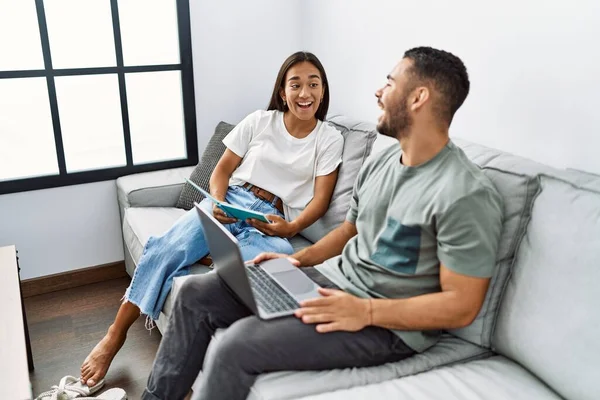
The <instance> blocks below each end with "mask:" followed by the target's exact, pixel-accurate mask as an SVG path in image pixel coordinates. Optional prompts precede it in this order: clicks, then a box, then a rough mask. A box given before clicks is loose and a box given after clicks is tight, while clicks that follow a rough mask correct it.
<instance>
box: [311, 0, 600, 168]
mask: <svg viewBox="0 0 600 400" xmlns="http://www.w3.org/2000/svg"><path fill="white" fill-rule="evenodd" d="M303 4H304V6H305V9H306V13H307V14H306V15H307V18H306V21H305V26H306V27H307V29H306V30H305V31H304V33H305V34H306V35H303V38H305V39H306V40H307V42H305V43H304V44H305V46H304V47H306V48H307V49H309V50H312V51H314V52H315V54H316V55H317V56H318V57H320V58H321V61H322V62H323V64H324V66H325V68H326V69H327V73H328V76H329V79H330V86H331V91H332V103H331V108H332V110H334V111H340V112H343V113H345V114H348V115H351V116H354V117H357V118H361V119H365V120H369V121H376V117H377V116H378V115H379V113H380V111H379V109H378V108H377V106H376V103H375V97H374V95H373V93H374V92H375V89H376V88H378V87H379V86H380V85H382V84H383V83H384V81H385V76H386V75H387V73H388V72H389V71H390V70H391V69H392V68H393V66H394V65H395V64H396V63H397V62H398V61H399V60H400V59H401V57H402V54H403V52H404V51H405V50H407V49H409V48H411V47H414V46H420V45H428V46H433V47H438V48H442V49H445V50H448V51H451V52H453V53H455V54H456V55H458V56H459V57H461V58H462V59H463V61H464V62H465V64H466V66H467V68H468V70H469V73H470V77H471V84H472V89H471V93H470V94H469V97H468V98H467V101H466V102H465V104H464V105H463V107H462V108H461V110H459V111H458V113H457V114H456V118H455V121H454V123H453V126H452V128H451V134H452V135H455V136H458V137H462V138H465V139H469V140H472V141H476V142H479V143H482V144H485V145H488V146H492V147H496V148H499V149H502V150H505V151H510V152H512V153H515V154H519V155H523V156H526V157H529V158H533V159H535V160H538V161H541V162H544V163H546V164H550V165H553V166H557V167H571V168H578V169H583V170H587V171H591V172H596V173H600V157H598V156H597V154H598V149H600V135H599V134H598V127H599V126H600V112H598V105H599V104H600V102H599V101H598V98H599V94H600V78H599V77H598V74H599V71H600V45H598V43H597V38H599V37H600V2H598V1H597V0H573V1H569V2H567V1H563V0H548V1H542V0H538V1H532V0H530V1H522V0H521V1H517V0H504V1H501V2H494V3H490V2H481V1H475V0H454V1H445V0H430V1H407V0H403V1H393V0H387V1H386V0H369V1H367V0H364V1H358V0H328V1H320V0H308V1H305V2H304V3H303Z"/></svg>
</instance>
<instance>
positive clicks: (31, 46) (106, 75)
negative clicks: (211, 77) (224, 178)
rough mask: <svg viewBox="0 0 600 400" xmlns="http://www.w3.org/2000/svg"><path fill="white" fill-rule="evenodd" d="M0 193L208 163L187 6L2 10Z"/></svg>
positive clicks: (117, 3)
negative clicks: (201, 160)
mask: <svg viewBox="0 0 600 400" xmlns="http://www.w3.org/2000/svg"><path fill="white" fill-rule="evenodd" d="M0 54H1V57H0V194H5V193H13V192H20V191H26V190H35V189H43V188H50V187H58V186H66V185H74V184H80V183H88V182H96V181H101V180H110V179H115V178H117V177H119V176H122V175H127V174H132V173H137V172H145V171H153V170H158V169H164V168H173V167H181V166H187V165H194V164H196V163H197V162H198V148H197V136H196V115H195V105H194V83H193V75H192V74H193V72H192V54H191V39H190V17H189V0H86V1H81V0H19V1H15V0H0Z"/></svg>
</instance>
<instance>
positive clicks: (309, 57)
mask: <svg viewBox="0 0 600 400" xmlns="http://www.w3.org/2000/svg"><path fill="white" fill-rule="evenodd" d="M304 61H307V62H309V63H311V64H312V65H314V66H315V67H316V68H317V69H318V70H319V73H320V74H321V83H322V85H323V88H325V92H324V93H323V101H322V102H321V104H320V105H319V108H318V109H317V112H316V114H315V117H316V118H317V119H320V120H321V121H323V120H325V117H326V116H327V110H328V109H329V82H328V81H327V74H326V73H325V68H323V64H321V61H319V59H318V58H317V56H315V55H314V54H312V53H309V52H307V51H299V52H297V53H294V54H292V55H291V56H289V57H288V58H287V60H285V61H284V62H283V65H282V66H281V68H280V69H279V73H278V74H277V80H276V81H275V87H273V94H272V95H271V101H270V102H269V107H267V110H278V111H283V112H286V111H287V110H288V107H287V105H284V104H283V99H282V98H281V96H280V95H279V90H281V89H283V88H284V80H285V75H286V74H287V72H288V70H289V69H290V68H292V67H293V66H294V65H296V64H298V63H301V62H304Z"/></svg>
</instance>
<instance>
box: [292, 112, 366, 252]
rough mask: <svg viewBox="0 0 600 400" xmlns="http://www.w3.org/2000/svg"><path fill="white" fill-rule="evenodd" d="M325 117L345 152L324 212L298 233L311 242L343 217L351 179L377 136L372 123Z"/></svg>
mask: <svg viewBox="0 0 600 400" xmlns="http://www.w3.org/2000/svg"><path fill="white" fill-rule="evenodd" d="M327 120H328V121H329V123H330V124H331V125H333V126H334V127H335V128H337V129H338V130H339V131H340V132H341V133H342V136H343V137H344V152H343V153H342V164H341V165H340V169H339V172H338V179H337V183H336V185H335V189H334V190H333V196H332V197H331V203H330V204H329V208H328V209H327V212H326V213H325V215H323V216H322V217H321V218H320V219H319V220H318V221H317V222H315V223H314V224H312V225H311V226H309V227H308V228H306V229H305V230H304V231H302V232H300V234H301V235H302V236H304V237H305V238H306V239H309V240H310V241H312V242H316V241H318V240H319V239H321V238H322V237H323V236H325V235H326V234H328V233H329V232H330V231H331V230H333V229H335V228H337V227H338V226H339V225H341V224H342V222H344V220H345V219H346V213H347V212H348V209H349V208H350V199H351V198H352V189H353V188H354V181H356V177H357V176H358V172H359V171H360V167H361V166H362V165H363V163H364V162H365V160H366V159H367V157H368V156H369V154H370V153H371V148H372V147H373V142H375V139H376V138H377V131H376V130H375V125H373V124H370V123H367V122H363V121H359V120H355V119H352V118H348V117H345V116H343V115H332V116H328V117H327Z"/></svg>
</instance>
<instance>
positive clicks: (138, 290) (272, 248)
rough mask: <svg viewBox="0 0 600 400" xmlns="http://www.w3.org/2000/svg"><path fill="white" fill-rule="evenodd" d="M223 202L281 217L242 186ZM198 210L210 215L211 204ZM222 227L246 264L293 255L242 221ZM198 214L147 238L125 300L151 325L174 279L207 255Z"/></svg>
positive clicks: (192, 212) (283, 241) (190, 213)
mask: <svg viewBox="0 0 600 400" xmlns="http://www.w3.org/2000/svg"><path fill="white" fill-rule="evenodd" d="M225 200H226V201H227V202H228V203H231V204H235V205H238V206H241V207H245V208H248V209H250V210H254V211H258V212H261V213H264V214H275V215H279V216H281V217H282V218H283V215H282V214H281V213H280V212H279V210H277V208H275V206H274V205H273V204H271V203H269V202H267V201H265V200H262V199H259V198H258V197H256V196H255V195H254V193H252V192H250V191H249V190H248V189H245V188H243V187H241V186H230V187H229V189H228V190H227V194H226V197H225ZM200 207H202V208H203V209H205V210H208V211H210V212H212V207H213V203H212V202H211V201H210V200H209V199H204V200H202V202H201V203H200ZM225 227H226V228H227V229H228V230H229V231H230V232H231V233H232V234H233V235H234V236H235V237H236V238H237V240H238V241H239V246H240V251H241V253H242V258H243V259H244V260H245V261H247V260H251V259H253V258H254V257H256V256H257V255H258V254H260V253H262V252H276V253H284V254H292V252H293V249H292V245H291V244H290V242H289V241H288V240H287V239H284V238H280V237H277V236H267V235H265V234H263V233H262V232H260V231H259V230H258V229H256V228H254V227H252V226H250V225H248V224H247V223H246V222H245V221H237V222H235V223H233V224H227V225H225ZM208 253H209V249H208V245H207V242H206V239H205V237H204V230H203V229H202V225H201V223H200V217H199V216H198V211H197V210H196V209H195V207H194V208H192V209H191V210H190V211H188V212H187V213H185V214H184V215H183V216H181V218H179V219H178V220H177V221H176V222H175V224H174V225H173V226H172V227H171V229H169V230H168V231H167V232H166V233H164V234H163V235H162V236H158V237H154V236H152V237H150V238H149V239H148V242H147V243H146V245H145V246H144V251H143V253H142V256H141V257H140V260H139V262H138V265H137V268H136V270H135V273H134V274H133V280H132V281H131V283H130V285H129V287H128V288H127V291H126V292H125V296H124V300H125V301H129V302H131V303H132V304H134V305H136V306H137V307H139V309H140V311H141V313H142V314H145V315H147V316H148V317H149V318H150V319H152V320H153V321H156V320H157V319H158V316H159V315H160V311H161V310H162V308H163V305H164V304H165V300H166V299H167V295H168V294H169V291H170V290H171V286H172V285H173V278H176V277H178V276H184V275H188V274H189V269H190V266H191V265H192V264H194V263H195V262H196V261H198V260H200V259H201V258H203V257H205V256H206V255H208Z"/></svg>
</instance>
